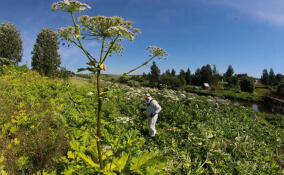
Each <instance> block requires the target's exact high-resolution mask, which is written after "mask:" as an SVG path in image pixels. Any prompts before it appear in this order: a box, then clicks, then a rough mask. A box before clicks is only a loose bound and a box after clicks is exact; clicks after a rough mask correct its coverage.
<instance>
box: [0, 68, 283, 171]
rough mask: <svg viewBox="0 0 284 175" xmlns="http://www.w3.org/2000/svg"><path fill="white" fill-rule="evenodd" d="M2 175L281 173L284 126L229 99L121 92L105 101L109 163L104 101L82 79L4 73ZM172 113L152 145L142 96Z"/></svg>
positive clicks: (165, 115) (0, 82) (114, 90)
mask: <svg viewBox="0 0 284 175" xmlns="http://www.w3.org/2000/svg"><path fill="white" fill-rule="evenodd" d="M0 74H1V76H0V90H1V91H0V92H1V93H0V99H1V100H0V111H1V113H0V128H1V133H0V149H1V152H0V171H1V174H70V175H71V174H100V173H104V174H109V175H113V174H281V172H282V173H283V164H284V160H283V153H284V151H283V139H284V138H283V136H284V130H283V126H282V127H281V125H280V126H279V125H272V124H271V123H269V122H268V121H266V120H265V119H263V118H262V117H259V118H258V119H257V120H254V118H253V116H254V114H255V111H253V110H252V109H248V108H245V107H242V106H234V105H232V104H231V103H230V101H228V100H223V101H221V102H219V107H218V108H217V109H215V108H214V107H213V106H214V104H215V103H216V100H217V98H214V97H202V96H198V95H195V94H192V93H186V92H183V91H174V90H169V89H161V90H158V89H153V88H145V87H141V88H133V87H129V86H125V85H123V86H120V85H114V86H113V87H111V88H110V87H107V83H106V85H105V86H104V88H105V89H107V90H108V91H107V92H106V93H105V94H103V96H102V98H103V103H104V106H103V109H102V111H103V112H102V137H101V140H100V141H101V144H102V154H103V162H104V165H105V168H104V170H103V171H102V170H100V168H99V160H98V154H97V149H96V141H97V139H98V138H97V137H96V134H95V130H96V117H95V116H96V110H97V109H96V108H97V95H96V90H95V88H94V87H92V85H91V84H90V83H88V82H86V81H83V80H80V79H73V78H71V80H68V81H64V80H61V79H50V78H47V77H43V76H40V75H39V74H38V73H37V72H35V71H31V70H29V69H28V68H26V67H25V66H22V67H18V66H3V67H1V68H0ZM145 93H150V94H151V95H152V96H153V97H154V98H155V99H157V101H158V102H159V103H160V105H161V106H162V111H161V113H160V114H159V119H158V122H157V125H156V128H157V131H158V135H157V136H156V137H155V138H151V137H149V136H148V129H147V119H146V117H145V113H144V112H143V110H141V109H142V108H145V102H144V101H143V100H142V98H141V97H142V95H144V94H145Z"/></svg>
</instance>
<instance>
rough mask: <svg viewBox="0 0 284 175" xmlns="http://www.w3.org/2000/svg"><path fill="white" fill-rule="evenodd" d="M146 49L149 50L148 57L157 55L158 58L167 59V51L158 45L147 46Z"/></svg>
mask: <svg viewBox="0 0 284 175" xmlns="http://www.w3.org/2000/svg"><path fill="white" fill-rule="evenodd" d="M146 49H147V50H148V51H149V52H150V54H149V56H150V57H158V59H165V60H166V59H167V58H166V56H168V53H167V52H166V51H165V50H164V49H162V48H160V47H157V46H149V47H147V48H146Z"/></svg>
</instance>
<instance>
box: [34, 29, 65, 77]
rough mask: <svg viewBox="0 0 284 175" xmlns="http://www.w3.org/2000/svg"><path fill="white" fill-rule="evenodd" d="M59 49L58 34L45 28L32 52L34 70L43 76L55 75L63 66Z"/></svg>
mask: <svg viewBox="0 0 284 175" xmlns="http://www.w3.org/2000/svg"><path fill="white" fill-rule="evenodd" d="M58 49H59V47H58V37H57V34H56V32H54V31H53V30H51V29H45V28H43V29H42V30H41V31H40V33H39V34H38V35H37V39H36V43H35V44H34V49H33V51H32V68H33V69H34V70H36V71H38V72H39V73H40V74H41V75H46V76H53V75H55V74H56V72H57V69H58V68H59V66H60V64H61V61H60V56H59V54H58V52H57V51H58Z"/></svg>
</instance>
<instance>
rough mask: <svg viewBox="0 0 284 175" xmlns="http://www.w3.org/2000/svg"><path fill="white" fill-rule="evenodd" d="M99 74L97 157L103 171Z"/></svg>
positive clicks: (98, 78) (98, 74)
mask: <svg viewBox="0 0 284 175" xmlns="http://www.w3.org/2000/svg"><path fill="white" fill-rule="evenodd" d="M100 74H101V71H98V73H97V92H98V113H97V114H98V115H97V137H98V140H97V150H98V156H99V162H100V169H101V170H103V169H104V165H103V159H102V152H101V118H102V106H103V103H102V99H101V98H102V97H101V86H100Z"/></svg>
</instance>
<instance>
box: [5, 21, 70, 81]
mask: <svg viewBox="0 0 284 175" xmlns="http://www.w3.org/2000/svg"><path fill="white" fill-rule="evenodd" d="M22 44H23V42H22V38H21V35H20V32H19V30H18V29H17V28H16V27H15V25H14V24H12V23H8V22H5V23H2V24H0V65H4V64H5V65H7V64H15V65H17V64H18V63H19V62H21V61H22V57H23V46H22ZM58 49H59V42H58V36H57V33H56V32H55V31H53V30H52V29H46V28H43V29H42V30H41V31H40V32H39V34H38V35H37V39H36V42H35V44H34V48H33V50H32V52H31V54H32V63H31V65H32V69H34V70H36V71H38V72H39V73H40V74H41V75H45V76H49V77H60V78H67V77H69V76H70V75H71V74H73V73H72V72H71V71H68V70H67V69H66V68H65V67H61V66H60V64H61V59H60V55H59V54H58Z"/></svg>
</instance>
